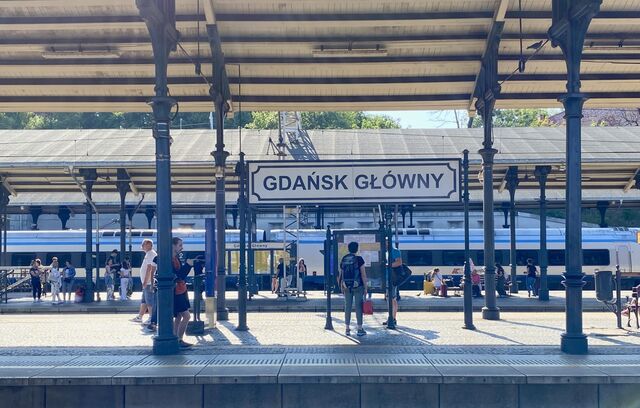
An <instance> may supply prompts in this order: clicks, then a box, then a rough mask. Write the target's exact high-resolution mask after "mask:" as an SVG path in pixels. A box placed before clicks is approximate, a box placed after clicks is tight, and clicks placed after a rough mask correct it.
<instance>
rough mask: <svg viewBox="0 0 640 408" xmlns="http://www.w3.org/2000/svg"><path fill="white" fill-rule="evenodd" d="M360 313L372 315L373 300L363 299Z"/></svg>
mask: <svg viewBox="0 0 640 408" xmlns="http://www.w3.org/2000/svg"><path fill="white" fill-rule="evenodd" d="M362 313H364V314H366V315H372V314H373V302H372V301H370V300H365V301H364V302H363V303H362Z"/></svg>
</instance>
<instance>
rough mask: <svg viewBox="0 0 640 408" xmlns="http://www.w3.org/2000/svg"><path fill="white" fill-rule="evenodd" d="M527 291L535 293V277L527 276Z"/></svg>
mask: <svg viewBox="0 0 640 408" xmlns="http://www.w3.org/2000/svg"><path fill="white" fill-rule="evenodd" d="M527 292H533V294H534V295H536V294H537V293H536V278H534V277H531V276H527Z"/></svg>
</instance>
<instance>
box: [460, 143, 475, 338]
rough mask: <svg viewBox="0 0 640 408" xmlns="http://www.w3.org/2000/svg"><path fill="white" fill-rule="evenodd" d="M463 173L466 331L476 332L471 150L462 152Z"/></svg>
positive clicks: (464, 306)
mask: <svg viewBox="0 0 640 408" xmlns="http://www.w3.org/2000/svg"><path fill="white" fill-rule="evenodd" d="M462 154H463V155H464V156H463V159H462V171H463V175H464V176H463V177H464V178H463V188H462V193H463V194H464V196H463V197H464V278H463V279H464V289H463V296H464V303H463V308H464V326H463V328H464V329H468V330H475V329H476V326H474V325H473V298H472V297H471V296H472V293H471V265H470V264H469V257H470V256H471V255H470V254H471V252H470V250H469V150H466V149H465V150H464V151H463V152H462Z"/></svg>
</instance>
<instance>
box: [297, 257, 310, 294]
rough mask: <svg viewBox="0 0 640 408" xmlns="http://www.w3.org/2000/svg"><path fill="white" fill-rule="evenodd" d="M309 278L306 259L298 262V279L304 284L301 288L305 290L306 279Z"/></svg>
mask: <svg viewBox="0 0 640 408" xmlns="http://www.w3.org/2000/svg"><path fill="white" fill-rule="evenodd" d="M305 276H307V265H306V264H305V263H304V258H300V260H299V261H298V279H300V282H301V283H302V284H301V285H300V288H302V289H304V277H305ZM296 286H297V285H296Z"/></svg>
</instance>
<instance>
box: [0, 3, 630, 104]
mask: <svg viewBox="0 0 640 408" xmlns="http://www.w3.org/2000/svg"><path fill="white" fill-rule="evenodd" d="M206 2H209V3H210V4H211V5H212V8H211V10H213V13H214V14H215V19H216V24H217V26H218V31H219V33H220V36H221V41H222V48H223V51H224V54H225V59H226V63H227V65H226V70H227V74H228V76H229V80H230V89H231V93H232V100H233V110H234V111H238V110H240V103H241V104H242V110H251V111H256V110H298V111H300V110H331V111H333V110H412V109H416V110H428V109H454V108H455V109H467V108H468V107H469V102H470V99H471V94H472V92H473V90H474V83H475V79H476V76H477V75H478V72H479V69H480V60H481V56H482V53H483V51H484V48H485V44H486V41H487V35H488V33H489V31H490V29H491V26H492V22H493V15H494V13H495V12H496V10H497V9H498V6H499V4H500V0H473V1H469V0H447V1H441V0H414V1H396V0H350V1H338V0H326V1H317V0H201V1H200V7H201V10H197V7H196V5H197V4H198V3H197V0H179V1H176V3H177V29H178V30H179V31H180V33H181V42H180V45H181V47H179V48H178V50H177V51H175V52H173V53H172V54H171V62H170V66H169V75H170V91H171V94H172V95H173V96H174V97H175V98H177V100H178V101H179V103H180V109H181V110H182V111H210V110H211V109H212V103H211V101H210V97H209V94H208V90H209V87H208V85H207V84H206V83H205V82H204V80H203V79H202V78H200V77H198V76H197V75H196V74H195V72H194V65H193V61H194V60H197V59H199V60H200V61H201V62H202V64H203V72H204V74H205V75H206V76H210V75H211V57H210V54H211V53H210V50H209V43H208V40H207V31H206V25H207V19H209V20H211V16H208V15H206V13H205V10H204V3H206ZM522 12H523V14H520V12H519V6H518V0H511V1H510V2H509V5H508V7H507V11H506V21H505V28H504V32H503V34H502V40H501V43H500V62H499V73H500V75H501V80H504V79H505V78H507V77H508V76H509V75H510V74H511V73H513V72H514V70H515V69H516V68H517V66H518V59H519V57H520V41H519V40H520V31H519V18H518V17H523V18H522V25H523V38H524V39H523V43H524V47H525V51H524V55H525V57H527V56H530V55H531V54H532V53H533V51H532V50H529V49H526V47H527V46H529V45H531V44H533V43H536V42H538V41H542V40H546V39H547V34H546V33H547V30H548V28H549V26H550V25H551V1H550V0H523V1H522ZM198 21H200V24H199V29H198ZM639 23H640V0H607V1H604V2H603V4H602V8H601V13H600V16H597V17H596V18H595V19H594V21H593V23H592V24H591V26H590V28H589V32H588V34H587V39H586V42H585V51H584V62H583V64H582V73H583V80H582V85H583V91H584V92H586V93H588V94H590V96H591V98H590V100H589V101H588V102H587V106H588V107H589V106H591V107H636V106H637V105H638V102H639V100H640V47H639V44H640V24H639ZM620 43H622V47H619V46H618V44H620ZM330 48H333V49H340V50H342V53H341V54H339V55H335V54H334V55H333V56H332V55H330V54H329V55H327V53H326V52H325V51H321V50H324V49H330ZM349 48H351V51H349ZM198 49H199V50H200V51H199V52H198ZM361 49H368V50H376V49H377V51H376V52H371V53H370V54H369V55H362V53H361V52H360V54H358V53H357V51H358V50H361ZM80 50H82V51H91V50H92V51H96V50H97V51H103V52H104V51H109V52H110V53H112V54H113V55H112V56H111V57H104V56H103V57H101V58H83V59H78V58H74V57H66V58H65V57H64V56H63V57H60V55H58V58H56V59H45V58H43V55H47V54H49V55H51V54H56V53H60V52H65V51H73V52H76V53H77V52H78V51H80ZM354 50H355V51H354ZM198 55H199V57H198ZM565 76H566V68H565V63H564V61H563V60H562V57H561V53H560V50H559V49H557V48H552V47H551V45H550V44H547V45H546V46H545V47H544V48H543V49H542V50H541V51H540V52H539V53H538V54H537V55H536V57H535V58H534V59H532V60H530V61H529V62H528V63H527V69H526V71H525V72H524V73H522V74H516V75H514V76H512V77H510V79H509V80H507V81H506V82H504V83H503V85H502V95H501V96H500V98H499V100H498V103H497V107H498V108H522V107H559V106H560V105H559V103H558V102H557V97H558V96H559V95H560V94H561V93H563V92H564V90H565ZM153 78H154V66H153V59H152V51H151V44H150V39H149V34H148V32H147V28H146V26H145V24H144V23H143V22H142V20H141V19H140V18H139V17H138V10H137V8H136V6H135V1H134V0H110V1H108V2H105V1H104V0H21V1H13V0H9V1H7V0H4V1H0V111H147V110H148V107H147V106H146V105H145V101H146V100H147V99H148V98H149V97H150V96H152V94H153V84H154V79H153Z"/></svg>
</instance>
